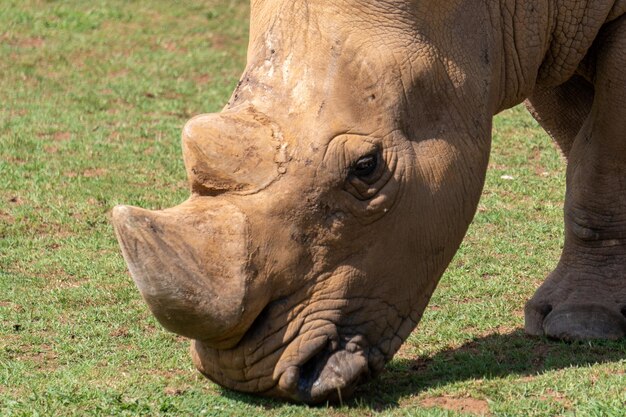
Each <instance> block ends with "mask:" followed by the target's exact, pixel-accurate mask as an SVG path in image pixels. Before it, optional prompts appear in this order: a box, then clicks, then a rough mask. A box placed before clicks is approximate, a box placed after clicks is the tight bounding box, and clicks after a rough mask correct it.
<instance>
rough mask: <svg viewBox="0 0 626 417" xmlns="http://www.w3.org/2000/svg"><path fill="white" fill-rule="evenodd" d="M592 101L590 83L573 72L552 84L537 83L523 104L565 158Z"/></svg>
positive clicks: (587, 114)
mask: <svg viewBox="0 0 626 417" xmlns="http://www.w3.org/2000/svg"><path fill="white" fill-rule="evenodd" d="M592 103H593V85H592V84H591V83H590V82H588V81H587V80H585V78H583V77H582V76H580V75H574V76H573V77H572V78H570V79H569V80H568V81H567V82H565V83H563V84H561V85H558V86H556V87H537V88H536V89H535V91H534V92H533V94H532V95H531V96H530V97H529V98H528V99H527V100H526V102H525V103H524V104H525V105H526V108H527V109H528V111H529V112H530V114H531V115H532V116H533V117H534V118H535V120H537V122H539V124H540V125H541V127H542V128H543V129H544V130H545V131H546V132H547V133H548V134H549V135H550V136H551V137H552V139H554V141H555V142H556V143H557V144H558V145H559V148H560V149H561V151H563V154H564V155H565V157H566V158H567V157H569V153H570V151H571V150H572V145H573V144H574V140H575V139H576V136H577V135H578V133H579V132H580V130H581V129H582V127H583V122H584V121H585V119H586V118H587V117H588V116H589V112H590V111H591V105H592Z"/></svg>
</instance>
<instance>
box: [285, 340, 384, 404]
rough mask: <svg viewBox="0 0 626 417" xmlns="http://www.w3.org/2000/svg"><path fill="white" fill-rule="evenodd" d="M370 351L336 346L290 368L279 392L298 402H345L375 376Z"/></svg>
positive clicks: (329, 347)
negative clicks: (371, 366) (370, 363)
mask: <svg viewBox="0 0 626 417" xmlns="http://www.w3.org/2000/svg"><path fill="white" fill-rule="evenodd" d="M372 373H373V372H372V370H370V366H369V360H368V354H367V351H365V350H362V349H359V348H352V349H351V351H349V350H347V349H346V348H345V347H344V348H340V349H337V348H335V347H334V346H333V343H332V342H328V343H326V344H325V345H321V346H320V347H318V349H317V352H316V353H315V354H314V355H313V356H312V357H311V358H309V359H308V360H306V361H304V362H303V363H301V364H300V365H292V366H290V367H289V368H288V369H287V370H286V371H285V372H284V373H283V374H282V375H281V377H280V382H279V388H280V389H281V390H282V391H284V392H285V393H287V394H288V396H289V397H290V398H292V399H293V400H296V401H303V402H307V403H312V404H315V403H320V402H323V401H329V402H341V401H342V399H343V398H347V397H349V396H351V395H352V394H353V392H354V390H355V389H356V387H357V386H359V385H360V384H362V383H364V382H366V381H367V380H368V379H369V378H370V377H371V376H372Z"/></svg>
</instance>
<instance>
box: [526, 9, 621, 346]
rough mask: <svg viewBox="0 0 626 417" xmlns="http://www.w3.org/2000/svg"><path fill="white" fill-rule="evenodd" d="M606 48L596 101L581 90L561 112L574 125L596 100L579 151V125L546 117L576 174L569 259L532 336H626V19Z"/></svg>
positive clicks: (536, 309) (531, 326)
mask: <svg viewBox="0 0 626 417" xmlns="http://www.w3.org/2000/svg"><path fill="white" fill-rule="evenodd" d="M601 41H602V42H598V43H597V45H599V46H598V47H597V49H595V50H594V51H593V53H592V57H593V59H594V60H595V72H594V73H593V74H592V77H591V78H590V79H591V80H592V82H593V90H594V91H593V95H591V94H589V92H584V90H577V91H579V93H578V94H579V95H580V97H577V98H574V99H572V98H571V96H570V99H569V100H567V99H566V98H565V97H563V96H561V97H560V100H561V102H565V101H568V102H570V103H577V104H572V105H571V106H570V107H569V108H568V106H565V107H562V108H561V109H558V108H557V109H555V110H553V112H554V113H555V114H556V113H559V112H560V113H561V115H562V117H564V120H566V121H567V118H568V117H570V118H571V117H572V116H576V115H577V114H578V115H579V116H581V115H584V114H586V113H587V112H586V111H585V109H584V101H585V100H589V101H591V106H590V111H588V114H587V116H586V118H584V122H583V123H582V126H581V127H580V131H579V132H578V134H577V135H575V138H574V140H573V141H572V143H571V149H568V139H567V137H568V135H573V131H574V130H577V129H578V126H577V125H576V123H575V122H571V123H570V124H569V125H568V123H567V122H566V123H560V124H559V123H556V122H554V121H551V118H552V117H553V116H554V114H552V115H550V114H547V115H545V114H543V115H540V117H539V119H540V120H541V118H542V117H541V116H544V120H541V122H542V125H544V127H546V128H547V130H548V131H550V127H552V128H553V129H554V128H555V127H556V130H555V131H553V132H551V134H553V136H557V137H556V139H557V142H559V144H560V145H561V147H562V148H563V149H564V152H565V153H566V155H567V156H568V167H567V191H566V197H565V245H564V248H563V253H562V255H561V259H560V261H559V264H558V266H557V267H556V269H555V270H554V271H553V272H552V273H551V274H550V275H549V276H548V278H547V279H546V281H545V282H544V283H543V284H542V285H541V287H540V288H539V289H538V290H537V292H536V293H535V295H534V296H533V298H532V299H531V300H530V301H529V302H528V303H527V305H526V310H525V316H526V331H527V332H528V333H530V334H534V335H547V336H549V337H554V338H559V339H567V340H572V339H591V338H606V339H618V338H622V337H624V336H626V318H625V313H626V73H625V72H624V70H623V69H624V68H625V67H626V52H625V51H626V18H621V19H619V20H617V21H615V22H614V23H612V24H610V25H609V26H607V27H606V28H605V29H604V31H603V33H601ZM577 82H581V81H577ZM572 87H573V85H572V84H570V85H568V86H564V87H563V88H564V89H572ZM572 91H574V90H572ZM580 91H583V92H580ZM550 94H552V95H550ZM554 94H555V93H554V92H552V93H546V92H543V93H540V94H538V95H537V97H535V98H534V99H533V98H531V112H532V111H533V110H535V112H536V113H540V112H541V108H542V106H543V107H545V102H542V99H543V100H554V102H555V103H556V102H558V101H559V100H558V98H559V96H558V94H557V95H556V96H555V95H554ZM555 97H556V98H555ZM581 97H582V98H581ZM584 97H587V98H586V99H585V98H584ZM533 100H534V101H533ZM581 103H583V104H581ZM537 110H539V112H537ZM544 113H545V111H544ZM568 126H569V127H568ZM554 132H557V135H555V134H554ZM559 135H560V139H559ZM570 137H571V136H570ZM564 145H565V146H564Z"/></svg>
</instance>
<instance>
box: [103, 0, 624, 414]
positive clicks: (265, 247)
mask: <svg viewBox="0 0 626 417" xmlns="http://www.w3.org/2000/svg"><path fill="white" fill-rule="evenodd" d="M625 11H626V1H577V0H525V1H521V0H520V1H515V0H501V1H484V2H476V1H465V0H452V1H444V2H437V1H419V0H414V1H408V0H397V1H383V0H365V1H362V0H359V1H356V0H349V1H342V2H328V1H322V0H308V1H306V0H289V1H286V0H265V1H258V0H253V1H252V7H251V13H252V15H251V26H250V41H249V49H248V57H247V66H246V69H245V71H244V73H243V75H242V78H241V81H240V83H239V84H238V86H237V88H236V90H235V92H234V93H233V95H232V97H231V100H230V101H229V103H228V105H227V106H226V107H225V109H224V110H223V111H222V112H221V113H218V114H209V115H200V116H197V117H195V118H193V119H192V120H190V121H189V122H188V123H187V124H186V126H185V127H184V129H183V134H182V146H183V157H184V161H185V167H186V170H187V174H188V177H189V184H190V189H191V197H190V198H189V200H187V201H186V202H184V203H183V204H181V205H180V206H177V207H174V208H170V209H167V210H162V211H148V210H144V209H140V208H135V207H127V206H118V207H116V208H115V209H114V211H113V223H114V225H115V229H116V233H117V236H118V239H119V241H120V244H121V247H122V251H123V254H124V257H125V259H126V262H127V263H128V266H129V269H130V271H131V274H132V276H133V278H134V280H135V282H136V284H137V286H138V287H139V290H140V291H141V293H142V295H143V297H144V299H145V300H146V302H147V304H148V306H149V307H150V309H151V310H152V312H153V313H154V315H155V316H156V317H157V319H158V320H159V321H160V323H161V324H162V325H163V326H164V327H165V328H167V329H169V330H171V331H173V332H176V333H179V334H181V335H184V336H186V337H189V338H190V339H192V349H191V352H192V357H193V361H194V363H195V365H196V366H197V368H198V369H199V370H200V371H201V372H202V373H203V374H204V375H206V376H207V377H209V378H210V379H212V380H214V381H216V382H218V383H219V384H221V385H223V386H226V387H229V388H232V389H235V390H240V391H245V392H253V393H260V394H262V395H267V396H273V397H281V398H287V399H291V400H296V401H304V402H310V403H315V402H320V401H325V400H333V399H337V398H338V397H339V396H343V397H344V398H345V397H346V396H347V395H349V394H350V393H351V392H352V391H353V390H354V388H355V387H356V386H357V385H358V384H359V383H361V382H363V381H365V380H367V379H368V378H371V377H373V376H375V375H376V374H378V373H379V372H380V371H381V370H382V369H383V367H384V365H385V363H386V362H387V361H389V360H390V359H391V358H392V357H393V355H394V353H395V352H396V351H397V350H398V348H399V347H400V345H401V344H402V342H403V341H404V340H405V339H406V338H407V337H408V335H409V334H410V332H411V331H412V330H413V329H414V328H415V326H416V325H417V323H418V322H419V320H420V317H421V316H422V313H423V311H424V309H425V307H426V305H427V304H428V301H429V299H430V296H431V294H432V292H433V290H434V289H435V287H436V285H437V282H438V280H439V278H440V277H441V275H442V273H443V272H444V270H445V268H446V267H447V265H448V263H449V262H450V260H451V259H452V257H453V255H454V253H455V251H456V250H457V248H458V246H459V244H460V242H461V240H462V238H463V236H464V234H465V232H466V230H467V227H468V225H469V224H470V222H471V220H472V217H473V215H474V213H475V210H476V207H477V204H478V200H479V197H480V194H481V190H482V187H483V182H484V178H485V171H486V169H487V163H488V158H489V151H490V141H491V127H492V117H493V115H494V114H496V113H498V112H500V111H501V110H503V109H506V108H509V107H512V106H514V105H517V104H519V103H521V102H523V101H525V100H526V103H527V105H528V107H529V109H530V110H531V113H532V114H533V115H534V117H535V118H536V119H537V120H538V121H539V122H540V124H541V125H542V126H543V127H544V128H545V129H546V130H547V131H548V132H549V133H550V135H551V136H552V137H553V138H554V139H555V140H556V142H557V143H558V145H559V146H560V148H561V149H562V150H563V152H564V154H565V155H566V157H567V159H568V169H567V195H566V203H565V230H566V233H565V234H566V239H565V246H564V249H563V254H562V257H561V260H560V262H559V264H558V265H557V267H556V268H555V270H554V272H553V273H552V274H551V275H550V276H549V277H548V278H547V280H546V281H545V283H544V284H543V285H542V286H541V287H540V288H539V289H538V290H537V293H536V294H535V296H534V297H533V298H532V299H531V300H530V301H529V302H528V304H527V305H526V310H525V311H526V330H527V332H528V333H530V334H533V335H544V334H545V335H548V336H551V337H556V338H562V339H580V338H620V337H623V336H624V334H625V332H626V320H625V319H624V315H623V313H624V308H625V306H626V282H625V279H624V276H625V275H624V273H625V272H626V245H625V243H626V181H625V180H624V178H626V169H625V167H626V165H625V163H626V82H625V78H626V71H624V70H623V69H624V68H626V18H625V17H624V16H623V14H624V12H625Z"/></svg>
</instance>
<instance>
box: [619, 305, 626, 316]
mask: <svg viewBox="0 0 626 417" xmlns="http://www.w3.org/2000/svg"><path fill="white" fill-rule="evenodd" d="M619 312H620V313H622V316H624V317H626V305H624V306H622V308H621V310H620V311H619Z"/></svg>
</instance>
